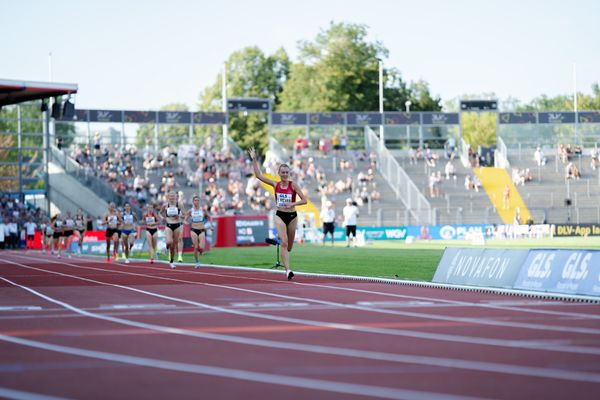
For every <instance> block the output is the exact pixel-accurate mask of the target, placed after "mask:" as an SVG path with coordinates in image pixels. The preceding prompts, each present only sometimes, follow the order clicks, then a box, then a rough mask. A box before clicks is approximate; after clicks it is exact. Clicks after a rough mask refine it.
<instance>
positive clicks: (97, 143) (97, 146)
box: [94, 132, 102, 157]
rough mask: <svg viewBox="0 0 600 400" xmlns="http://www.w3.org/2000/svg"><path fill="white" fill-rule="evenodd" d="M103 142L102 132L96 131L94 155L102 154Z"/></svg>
mask: <svg viewBox="0 0 600 400" xmlns="http://www.w3.org/2000/svg"><path fill="white" fill-rule="evenodd" d="M101 144H102V138H101V136H100V132H94V156H96V157H97V156H99V155H100V146H101Z"/></svg>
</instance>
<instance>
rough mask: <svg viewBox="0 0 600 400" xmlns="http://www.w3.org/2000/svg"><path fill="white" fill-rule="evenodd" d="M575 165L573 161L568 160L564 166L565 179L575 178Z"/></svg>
mask: <svg viewBox="0 0 600 400" xmlns="http://www.w3.org/2000/svg"><path fill="white" fill-rule="evenodd" d="M576 168H577V167H575V165H574V164H573V162H571V161H569V163H568V164H567V166H566V167H565V179H572V178H575V170H576Z"/></svg>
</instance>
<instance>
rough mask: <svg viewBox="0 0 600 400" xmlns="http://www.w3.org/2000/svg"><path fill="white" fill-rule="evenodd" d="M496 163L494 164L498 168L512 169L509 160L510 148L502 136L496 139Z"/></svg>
mask: <svg viewBox="0 0 600 400" xmlns="http://www.w3.org/2000/svg"><path fill="white" fill-rule="evenodd" d="M494 163H495V165H494V166H495V167H497V168H504V169H510V162H509V161H508V149H507V148H506V144H504V140H502V138H501V137H500V136H498V140H497V141H496V153H495V155H494Z"/></svg>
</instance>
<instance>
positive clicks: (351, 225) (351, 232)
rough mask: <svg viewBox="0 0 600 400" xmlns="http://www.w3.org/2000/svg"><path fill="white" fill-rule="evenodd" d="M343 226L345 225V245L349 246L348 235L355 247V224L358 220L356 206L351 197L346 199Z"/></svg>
mask: <svg viewBox="0 0 600 400" xmlns="http://www.w3.org/2000/svg"><path fill="white" fill-rule="evenodd" d="M343 214H344V226H345V227H346V247H350V236H352V243H353V245H354V247H356V224H357V220H358V214H359V212H358V207H356V205H355V204H354V202H353V201H352V199H351V198H349V197H348V198H347V199H346V206H345V207H344V210H343Z"/></svg>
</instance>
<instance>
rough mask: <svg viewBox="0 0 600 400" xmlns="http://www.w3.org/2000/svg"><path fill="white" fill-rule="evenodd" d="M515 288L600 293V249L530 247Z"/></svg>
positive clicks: (588, 293) (587, 293)
mask: <svg viewBox="0 0 600 400" xmlns="http://www.w3.org/2000/svg"><path fill="white" fill-rule="evenodd" d="M514 287H515V289H525V290H534V291H540V292H555V293H566V294H583V295H595V296H598V295H600V251H598V250H553V249H539V250H530V251H529V256H528V257H527V259H526V260H525V263H524V264H523V266H522V267H521V272H520V273H519V276H518V277H517V280H516V282H515V285H514Z"/></svg>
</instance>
